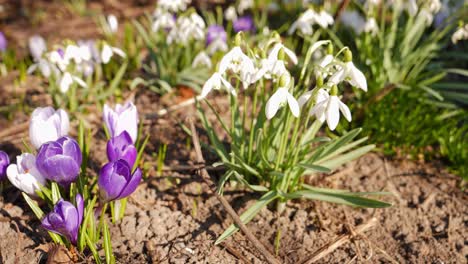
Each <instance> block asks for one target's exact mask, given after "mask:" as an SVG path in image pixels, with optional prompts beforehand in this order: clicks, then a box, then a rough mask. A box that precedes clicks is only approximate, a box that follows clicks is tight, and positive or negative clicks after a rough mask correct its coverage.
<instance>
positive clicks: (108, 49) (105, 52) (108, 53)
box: [101, 44, 126, 64]
mask: <svg viewBox="0 0 468 264" xmlns="http://www.w3.org/2000/svg"><path fill="white" fill-rule="evenodd" d="M114 53H115V54H117V55H119V56H120V57H122V58H125V57H126V55H125V52H123V50H121V49H119V48H116V47H112V46H109V45H108V44H104V46H103V47H102V50H101V60H102V63H104V64H107V63H109V61H110V58H111V57H112V55H114Z"/></svg>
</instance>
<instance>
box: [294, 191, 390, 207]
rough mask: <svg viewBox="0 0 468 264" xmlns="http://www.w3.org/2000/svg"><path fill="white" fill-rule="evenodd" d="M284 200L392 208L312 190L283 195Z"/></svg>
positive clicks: (374, 202) (348, 195)
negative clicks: (305, 199) (303, 199)
mask: <svg viewBox="0 0 468 264" xmlns="http://www.w3.org/2000/svg"><path fill="white" fill-rule="evenodd" d="M285 196H286V198H289V199H294V198H307V199H311V200H319V201H325V202H330V203H337V204H344V205H350V206H355V207H365V208H385V207H390V206H392V205H391V204H389V203H385V202H381V201H378V200H373V199H368V198H364V197H360V196H357V195H350V194H346V193H330V192H316V191H312V190H302V191H297V192H293V193H290V194H286V195H285Z"/></svg>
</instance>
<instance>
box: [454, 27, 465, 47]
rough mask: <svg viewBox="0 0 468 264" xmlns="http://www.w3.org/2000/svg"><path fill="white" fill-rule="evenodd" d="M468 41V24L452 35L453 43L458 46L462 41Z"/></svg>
mask: <svg viewBox="0 0 468 264" xmlns="http://www.w3.org/2000/svg"><path fill="white" fill-rule="evenodd" d="M465 39H468V24H466V25H465V26H463V27H460V28H458V29H457V31H455V33H453V35H452V43H453V44H456V43H457V42H458V41H460V40H465Z"/></svg>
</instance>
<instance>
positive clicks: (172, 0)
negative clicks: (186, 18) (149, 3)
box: [158, 0, 192, 13]
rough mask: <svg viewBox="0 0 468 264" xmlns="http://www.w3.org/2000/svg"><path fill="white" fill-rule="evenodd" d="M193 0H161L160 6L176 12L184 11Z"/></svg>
mask: <svg viewBox="0 0 468 264" xmlns="http://www.w3.org/2000/svg"><path fill="white" fill-rule="evenodd" d="M190 2H192V1H191V0H159V1H158V7H160V8H163V9H165V10H167V11H171V12H175V13H177V12H178V11H184V10H185V9H187V5H188V4H190Z"/></svg>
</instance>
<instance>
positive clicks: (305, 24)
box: [288, 8, 334, 36]
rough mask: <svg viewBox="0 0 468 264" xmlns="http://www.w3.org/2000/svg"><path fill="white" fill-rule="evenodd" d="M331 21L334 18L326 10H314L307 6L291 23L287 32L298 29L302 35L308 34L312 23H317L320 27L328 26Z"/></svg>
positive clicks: (310, 33) (311, 30) (332, 21)
mask: <svg viewBox="0 0 468 264" xmlns="http://www.w3.org/2000/svg"><path fill="white" fill-rule="evenodd" d="M333 23H334V19H333V17H332V16H331V15H330V14H329V13H328V12H327V11H325V10H320V11H319V12H316V11H315V10H314V9H312V8H309V9H307V10H306V11H305V12H304V13H302V14H301V15H300V16H299V18H298V19H297V20H296V21H295V22H294V23H293V24H292V25H291V27H290V28H289V30H288V33H289V34H290V35H291V34H293V33H294V32H295V31H299V32H300V33H301V34H302V35H304V36H309V35H312V33H313V29H312V26H313V25H315V24H317V25H319V26H320V27H322V28H328V26H330V25H333Z"/></svg>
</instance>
